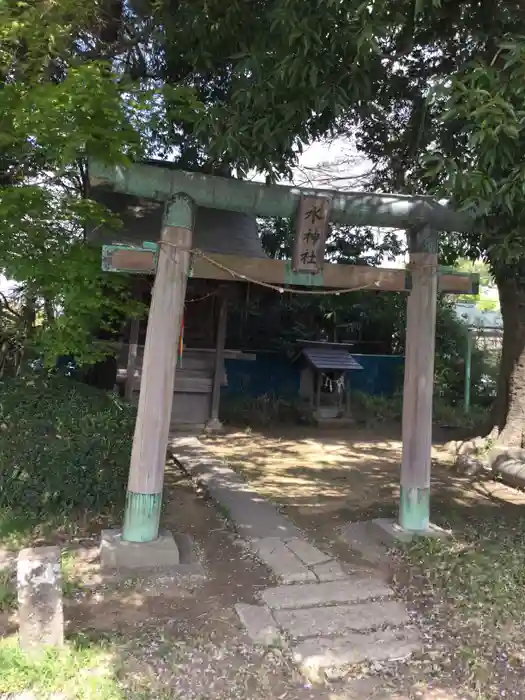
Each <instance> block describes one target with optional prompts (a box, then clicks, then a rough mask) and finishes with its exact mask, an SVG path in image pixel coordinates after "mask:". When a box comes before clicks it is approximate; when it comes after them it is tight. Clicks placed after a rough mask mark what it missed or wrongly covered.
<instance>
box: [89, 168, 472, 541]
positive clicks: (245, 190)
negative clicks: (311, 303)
mask: <svg viewBox="0 0 525 700" xmlns="http://www.w3.org/2000/svg"><path fill="white" fill-rule="evenodd" d="M89 177H90V182H91V184H92V185H93V186H100V185H102V186H107V187H111V188H113V189H114V190H115V191H117V192H120V193H125V194H130V195H135V196H138V197H143V198H148V199H152V200H156V201H158V202H164V203H165V213H164V221H163V227H162V231H159V238H160V243H159V246H158V260H157V269H156V276H155V282H154V286H153V293H152V299H151V307H150V312H149V319H148V327H147V334H146V343H145V348H144V360H143V367H142V382H141V391H140V397H139V404H138V415H137V422H136V426H135V435H134V439H133V449H132V455H131V466H130V473H129V481H128V491H127V498H126V510H125V516H124V527H123V539H124V540H125V541H127V542H152V541H154V540H156V538H157V537H158V532H159V519H160V512H161V503H162V489H163V481H164V465H165V458H166V449H167V445H168V439H169V423H170V413H171V404H172V400H173V386H174V380H175V366H176V357H177V349H178V341H179V330H180V326H181V320H182V314H183V308H184V300H185V293H186V282H187V276H188V269H189V263H190V253H191V249H192V229H193V221H194V213H195V208H196V207H197V206H201V207H211V208H216V209H224V210H229V211H235V212H243V213H247V214H252V215H255V216H262V217H264V216H266V217H286V218H288V217H291V216H293V215H294V214H295V213H296V212H297V210H298V207H299V206H300V202H301V201H302V198H303V197H315V198H319V199H321V200H329V201H330V220H331V221H334V222H336V223H339V224H346V225H353V226H358V225H368V226H375V227H391V228H403V229H405V230H406V231H407V235H408V243H409V252H410V278H411V279H410V284H409V289H410V294H409V297H408V302H407V328H406V351H405V380H404V394H403V426H402V439H403V460H402V466H401V497H400V507H399V525H400V527H401V528H402V530H405V531H407V532H410V533H425V532H427V531H428V530H429V525H430V520H429V518H430V469H431V449H432V397H433V375H434V346H435V325H436V299H437V292H438V281H439V282H440V284H439V287H440V289H441V290H442V291H455V292H458V291H462V292H463V293H465V292H466V293H469V292H470V293H475V289H472V288H471V287H472V280H473V276H467V283H468V284H467V288H465V287H464V286H463V287H462V285H461V284H459V288H458V283H460V282H461V279H462V280H463V282H464V280H465V276H463V277H462V278H461V279H460V276H457V277H456V279H454V278H451V276H446V275H443V276H441V280H440V279H439V278H440V275H439V270H438V231H440V230H445V231H455V232H465V231H469V230H471V228H472V221H471V220H470V219H469V218H468V217H467V216H465V215H463V214H460V213H456V212H454V211H452V210H450V209H449V208H448V207H447V205H446V203H445V204H444V203H439V202H436V201H435V200H433V199H431V198H430V197H410V196H402V195H380V194H369V193H362V192H358V193H355V192H348V193H346V192H337V191H329V190H322V189H307V188H296V187H286V186H281V185H271V186H268V185H264V184H260V183H255V182H244V181H241V180H235V179H228V178H220V177H214V176H208V175H203V174H197V173H188V172H184V171H181V170H175V169H167V168H166V167H160V166H159V164H154V163H152V162H145V163H140V164H133V165H131V166H129V167H123V166H114V167H106V166H104V165H102V164H101V163H98V162H91V163H90V164H89ZM150 255H151V254H150ZM254 262H256V264H257V266H259V265H260V264H261V261H259V260H257V261H254ZM263 262H265V263H266V262H267V263H268V264H269V263H270V261H263ZM271 262H272V263H276V266H275V267H274V268H273V267H272V269H273V273H272V274H274V276H277V277H280V278H281V281H282V282H284V283H289V284H302V285H306V286H311V285H312V284H318V283H316V282H313V281H312V278H313V276H312V275H306V276H304V275H303V276H302V277H301V276H300V275H297V276H296V278H295V279H293V277H292V278H291V279H290V278H288V279H283V277H282V276H283V275H284V271H283V270H282V269H281V268H279V269H280V270H281V271H280V272H276V270H277V267H278V266H279V265H281V266H282V265H284V263H283V262H282V261H271ZM329 267H330V268H331V269H332V284H326V282H325V285H326V286H328V287H330V286H331V287H336V286H338V285H337V284H336V283H335V268H337V275H336V276H337V280H338V282H339V286H344V285H342V284H341V280H342V278H343V277H344V276H345V275H347V274H349V272H348V271H347V270H346V267H347V266H343V265H333V266H329ZM348 269H350V266H348ZM360 269H361V268H355V267H354V268H353V270H354V272H355V271H356V270H360ZM362 269H363V270H367V271H368V273H369V272H370V271H371V270H372V271H373V272H374V273H380V272H382V271H381V270H374V269H373V268H362ZM388 272H393V271H388ZM368 273H367V274H368ZM396 273H398V274H396V275H395V276H394V277H395V278H396V279H398V278H399V275H401V277H403V282H402V286H401V287H400V286H399V283H398V282H397V283H396V282H395V280H394V277H392V285H391V286H386V287H383V286H381V287H378V288H390V289H396V288H397V289H398V290H401V289H405V288H406V287H405V282H404V277H405V276H406V273H405V271H396ZM203 276H206V275H203ZM327 276H328V275H327ZM362 276H363V275H361V277H362ZM376 276H377V279H380V275H376ZM447 277H448V280H447ZM272 281H274V280H272ZM346 286H348V287H349V288H350V287H351V285H349V284H348V285H346Z"/></svg>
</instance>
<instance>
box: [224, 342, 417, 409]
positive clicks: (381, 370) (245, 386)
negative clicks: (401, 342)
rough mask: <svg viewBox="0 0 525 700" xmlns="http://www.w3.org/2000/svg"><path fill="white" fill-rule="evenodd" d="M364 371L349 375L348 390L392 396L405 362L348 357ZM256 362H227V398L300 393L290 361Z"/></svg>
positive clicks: (280, 357)
mask: <svg viewBox="0 0 525 700" xmlns="http://www.w3.org/2000/svg"><path fill="white" fill-rule="evenodd" d="M351 354H352V357H355V359H356V360H357V361H358V362H359V364H360V365H361V366H362V367H363V369H362V370H355V371H352V372H350V373H349V374H350V386H351V389H353V390H354V391H362V392H363V393H366V394H372V395H374V396H378V395H383V396H391V395H392V394H394V393H395V391H396V390H398V389H399V388H400V387H402V385H403V369H404V364H405V358H404V357H403V356H401V355H360V354H357V353H351ZM255 355H256V359H255V360H226V361H225V364H226V373H227V375H228V386H227V387H224V388H223V390H222V392H221V393H223V394H224V395H226V396H236V395H240V394H244V395H245V396H246V395H248V396H251V397H252V398H256V397H258V396H263V395H265V394H272V395H273V396H276V397H279V398H291V397H294V396H297V395H298V393H299V378H300V370H299V367H298V365H297V364H296V363H294V362H292V359H291V358H288V357H286V355H284V354H279V353H272V352H258V353H255Z"/></svg>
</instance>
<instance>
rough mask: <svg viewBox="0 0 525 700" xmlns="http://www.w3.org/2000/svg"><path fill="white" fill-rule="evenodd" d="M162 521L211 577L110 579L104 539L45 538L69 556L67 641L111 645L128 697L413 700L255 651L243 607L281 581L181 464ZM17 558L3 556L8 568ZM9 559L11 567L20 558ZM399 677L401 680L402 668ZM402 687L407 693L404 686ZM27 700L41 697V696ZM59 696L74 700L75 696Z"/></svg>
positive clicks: (12, 615) (9, 630) (7, 618)
mask: <svg viewBox="0 0 525 700" xmlns="http://www.w3.org/2000/svg"><path fill="white" fill-rule="evenodd" d="M163 524H164V526H165V527H166V528H168V529H171V530H172V531H174V532H183V533H186V534H188V535H191V537H192V538H193V541H194V543H195V545H196V549H197V550H198V553H199V558H200V561H201V562H202V563H203V564H204V567H205V570H206V579H204V580H203V579H202V578H196V579H192V580H186V579H185V580H173V579H170V578H169V577H166V576H161V577H160V579H158V580H157V581H156V582H155V578H153V579H149V580H146V579H141V578H140V577H137V576H134V575H128V576H127V577H122V576H118V577H117V576H115V577H111V576H110V577H108V576H106V575H104V576H102V575H101V572H100V566H99V560H98V536H96V537H95V536H93V535H92V534H90V532H89V531H86V532H85V533H84V536H82V533H77V535H78V536H79V538H80V539H81V546H78V545H71V543H69V544H68V543H67V542H65V541H64V537H63V535H62V534H60V535H58V536H57V537H56V538H53V537H52V536H48V537H46V538H45V539H44V540H42V539H41V538H38V539H37V543H38V544H53V543H57V544H60V545H61V546H62V547H63V548H64V551H65V552H66V555H65V558H64V560H63V571H64V574H65V579H66V583H65V587H64V594H65V601H64V610H65V619H66V634H67V637H68V639H69V640H71V641H74V642H75V643H76V644H81V645H82V644H85V645H88V646H89V645H93V644H94V645H100V644H102V645H104V644H107V645H108V647H109V648H110V650H111V659H112V664H113V666H114V668H113V669H112V672H114V673H115V675H116V676H117V677H118V679H119V681H120V682H121V683H122V687H123V688H124V697H126V698H128V697H129V698H133V699H140V700H153V699H155V700H164V699H167V698H170V699H173V700H236V699H239V700H241V699H242V700H263V698H264V699H275V700H277V699H279V700H321V699H323V700H358V699H359V700H365V698H372V697H373V698H376V697H377V698H380V699H384V698H396V697H400V698H402V699H403V700H404V698H406V697H407V696H406V695H404V694H403V695H400V696H397V695H393V694H392V693H391V690H390V689H391V688H392V683H393V677H392V675H390V676H387V677H382V678H379V677H378V678H364V677H363V678H359V677H357V678H355V679H352V680H351V681H350V680H349V681H348V682H346V683H343V684H337V685H334V686H333V687H328V688H327V687H323V688H315V687H312V686H311V685H310V684H309V683H306V682H305V681H304V680H303V679H302V678H301V677H300V676H299V674H298V673H297V672H296V670H295V668H294V666H293V664H292V663H291V660H290V658H289V656H288V654H287V652H286V650H279V649H274V650H270V651H265V650H263V649H258V648H255V647H254V646H253V645H252V644H251V643H250V641H249V639H248V638H247V637H246V635H245V634H244V631H243V629H242V626H241V624H240V622H239V620H238V617H237V615H236V612H235V609H234V605H235V603H237V602H247V603H251V602H255V600H256V597H257V593H258V591H260V590H261V589H263V588H266V587H268V586H270V585H274V584H275V583H276V582H275V581H274V580H273V579H272V578H271V575H270V573H269V572H268V570H267V569H266V568H265V567H264V566H262V565H260V564H259V563H258V562H256V561H255V560H254V559H253V558H252V557H251V556H248V555H247V554H246V553H245V551H244V549H243V547H242V546H240V543H239V540H238V539H237V538H236V537H235V535H234V534H233V533H232V531H231V530H230V528H229V526H228V525H227V523H226V522H225V521H224V520H223V519H222V517H221V516H220V515H219V513H218V512H217V510H216V509H215V508H214V506H213V505H212V504H211V503H210V502H209V501H208V500H207V499H206V498H205V497H204V496H203V495H202V494H199V493H198V492H197V491H196V488H195V486H194V485H193V484H192V483H191V481H190V480H189V479H188V478H187V477H186V476H185V475H183V474H181V473H180V471H178V469H177V468H176V467H175V466H174V465H170V466H169V467H168V471H167V490H166V509H165V513H164V518H163ZM8 558H9V556H7V553H6V552H4V564H5V562H6V561H7V560H8ZM10 558H11V564H12V563H13V561H12V560H13V556H12V555H11V557H10ZM152 580H153V583H151V581H152ZM16 629H17V621H16V609H15V606H13V608H12V610H11V611H9V612H7V611H6V612H4V613H2V614H0V638H2V637H7V636H10V635H13V634H15V633H16ZM392 673H397V668H396V667H395V666H393V667H392ZM357 675H358V676H359V674H357ZM395 685H397V686H398V687H399V683H397V682H396V683H395ZM384 693H387V694H386V695H385V694H384ZM14 697H18V696H16V695H15V696H14ZM23 697H25V696H23ZM27 697H31V700H33V696H32V695H31V696H29V695H28V696H27ZM60 697H61V698H63V700H67V699H68V698H69V697H70V696H69V695H67V694H65V695H60ZM71 697H76V695H72V696H71ZM82 697H83V696H82ZM89 697H91V696H89ZM93 697H94V698H98V696H97V695H94V696H93ZM105 697H106V696H104V700H105ZM115 697H116V696H115ZM119 697H120V696H119ZM112 699H113V696H111V700H112ZM38 700H40V698H38Z"/></svg>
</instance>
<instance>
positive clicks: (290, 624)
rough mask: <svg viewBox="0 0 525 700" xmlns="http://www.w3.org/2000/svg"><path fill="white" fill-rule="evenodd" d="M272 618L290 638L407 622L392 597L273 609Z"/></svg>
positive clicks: (406, 617)
mask: <svg viewBox="0 0 525 700" xmlns="http://www.w3.org/2000/svg"><path fill="white" fill-rule="evenodd" d="M275 619H276V620H277V623H278V624H279V625H280V627H282V628H283V629H284V630H285V631H286V632H287V633H288V634H289V635H290V636H291V637H293V638H294V639H301V638H303V637H313V636H316V635H317V636H319V635H320V636H322V637H332V636H335V635H343V634H345V633H346V632H350V631H356V632H358V631H362V630H371V629H377V628H378V627H382V626H383V625H389V626H391V627H398V626H400V625H406V624H408V622H409V617H408V614H407V611H406V609H405V606H404V605H402V604H401V603H398V602H397V601H395V600H385V601H375V602H373V603H358V604H355V605H333V606H330V607H322V608H301V609H299V610H276V611H275Z"/></svg>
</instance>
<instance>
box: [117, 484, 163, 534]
mask: <svg viewBox="0 0 525 700" xmlns="http://www.w3.org/2000/svg"><path fill="white" fill-rule="evenodd" d="M161 508H162V493H134V492H133V491H128V493H127V494H126V509H125V511H124V527H123V530H122V539H123V540H124V541H126V542H153V541H154V540H156V539H157V537H158V536H159V522H160V512H161Z"/></svg>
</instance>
